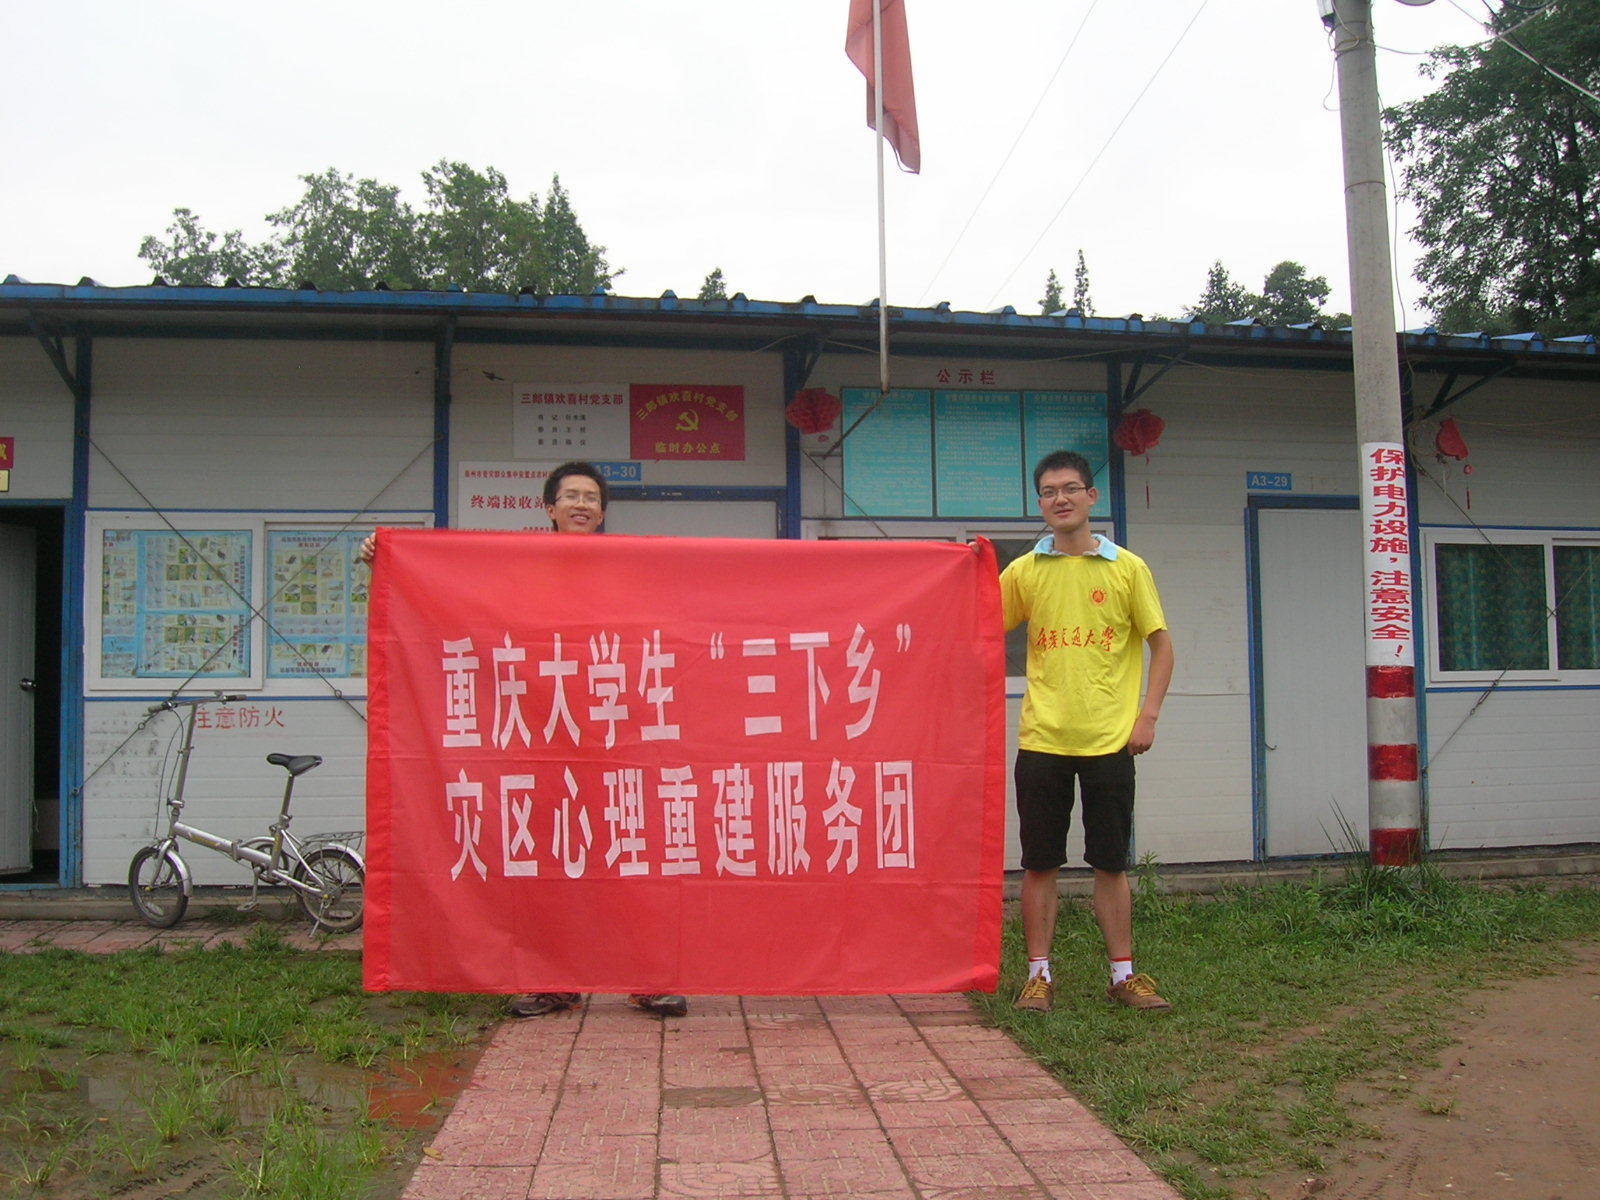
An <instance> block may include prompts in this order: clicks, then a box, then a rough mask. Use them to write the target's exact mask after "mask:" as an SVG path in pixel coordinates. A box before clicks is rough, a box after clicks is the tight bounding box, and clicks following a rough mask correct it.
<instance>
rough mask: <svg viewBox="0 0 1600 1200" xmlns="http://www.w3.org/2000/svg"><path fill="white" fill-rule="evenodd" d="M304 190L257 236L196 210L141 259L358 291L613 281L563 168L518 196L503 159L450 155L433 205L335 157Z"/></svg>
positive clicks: (177, 270)
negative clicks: (417, 204)
mask: <svg viewBox="0 0 1600 1200" xmlns="http://www.w3.org/2000/svg"><path fill="white" fill-rule="evenodd" d="M300 180H301V182H302V183H304V184H305V191H304V193H303V194H302V195H301V197H300V199H299V200H297V201H296V202H295V203H294V204H292V205H290V206H289V207H287V208H283V209H280V210H279V211H277V212H275V213H269V214H267V217H266V220H267V222H268V224H270V225H271V226H272V227H273V229H274V232H273V233H272V234H271V235H270V236H268V237H267V238H266V239H265V240H263V241H262V242H260V243H259V244H256V245H251V244H250V243H248V242H246V241H245V239H244V237H243V235H242V234H241V233H240V232H239V231H238V230H236V229H235V230H229V231H228V232H226V233H223V234H221V235H218V234H216V233H213V232H211V231H210V230H208V229H206V228H205V227H204V226H203V225H201V223H200V220H199V218H198V217H197V216H196V215H195V214H194V212H193V211H192V210H190V209H187V208H179V209H175V210H174V211H173V214H172V216H173V223H172V225H170V226H169V227H168V229H167V231H166V236H165V237H146V238H145V239H144V240H143V241H142V242H141V243H140V245H139V257H140V258H142V259H144V260H145V262H147V263H149V264H150V266H151V267H153V268H154V269H155V271H156V273H157V274H158V275H160V276H162V277H163V278H165V279H167V280H168V281H169V282H172V283H178V284H211V285H216V284H220V283H223V282H225V281H227V280H228V279H236V280H238V281H239V282H240V283H242V284H246V285H254V286H260V287H296V286H298V285H299V284H301V283H302V282H311V283H314V284H316V285H317V286H318V287H321V288H328V289H332V290H351V289H360V288H368V287H371V286H373V285H374V284H375V283H380V282H381V283H386V284H388V285H389V286H390V287H392V288H397V289H438V288H445V287H451V286H459V287H464V288H466V289H468V290H469V291H475V292H509V291H516V290H518V289H520V288H530V289H532V290H533V291H535V292H537V293H539V294H540V295H553V294H556V293H583V292H590V291H593V290H594V289H595V288H596V287H599V286H601V285H604V284H608V283H610V281H611V280H612V279H613V278H615V276H616V275H618V274H620V272H617V271H613V270H611V268H610V266H609V265H608V264H607V262H606V259H605V247H604V246H598V245H595V244H594V243H593V242H591V241H590V240H589V238H588V235H587V234H585V233H584V231H583V226H582V225H581V224H580V223H579V221H578V217H577V214H576V213H575V212H573V210H572V204H571V201H570V199H569V198H568V196H567V193H566V190H565V189H564V188H563V187H562V186H561V179H560V177H559V176H556V177H553V178H552V179H551V181H550V190H549V192H547V193H546V195H545V198H544V200H543V201H542V202H541V201H540V199H539V197H538V195H537V194H534V195H530V196H528V198H527V199H525V200H519V199H516V198H514V197H513V196H512V195H511V193H510V188H509V187H508V185H507V183H506V177H505V176H504V175H502V174H501V173H500V172H499V171H497V170H495V169H494V168H493V167H490V168H488V169H487V170H484V171H478V170H476V169H475V168H473V167H470V166H468V165H467V164H466V163H460V162H450V161H448V160H444V159H441V160H440V161H439V162H437V163H435V164H434V165H433V166H432V167H430V168H428V169H427V170H426V171H424V172H423V173H422V182H423V187H424V189H425V191H426V195H427V205H426V207H425V208H423V209H422V210H420V211H418V210H416V209H414V208H412V207H411V205H409V204H407V203H406V202H405V201H404V200H403V199H401V197H400V189H399V188H397V187H394V186H392V185H389V184H384V183H379V182H377V181H376V180H372V179H356V178H355V177H354V176H353V175H350V174H347V173H345V172H342V171H339V170H336V169H334V168H332V167H329V168H328V169H327V170H325V171H322V172H319V173H316V174H311V175H302V176H301V177H300Z"/></svg>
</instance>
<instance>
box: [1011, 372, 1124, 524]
mask: <svg viewBox="0 0 1600 1200" xmlns="http://www.w3.org/2000/svg"><path fill="white" fill-rule="evenodd" d="M1022 430H1023V461H1024V463H1025V467H1024V471H1025V477H1026V480H1027V497H1028V511H1029V513H1030V514H1031V513H1032V512H1033V511H1034V508H1035V505H1034V494H1033V468H1034V465H1035V464H1036V463H1037V462H1038V461H1039V460H1040V459H1041V458H1043V457H1044V456H1045V455H1046V454H1049V453H1051V452H1052V451H1054V450H1073V451H1076V452H1077V453H1079V454H1081V455H1083V456H1084V457H1085V458H1087V459H1088V460H1089V465H1090V466H1091V467H1093V468H1094V483H1095V486H1096V487H1097V488H1099V489H1100V499H1099V501H1098V502H1096V504H1095V506H1094V509H1093V511H1092V512H1091V513H1090V515H1091V516H1094V517H1104V518H1109V517H1110V516H1111V472H1110V471H1109V470H1108V468H1109V466H1110V463H1111V437H1110V432H1109V430H1108V429H1107V427H1106V397H1105V393H1104V392H1025V393H1023V397H1022Z"/></svg>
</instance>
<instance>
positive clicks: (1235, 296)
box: [1184, 259, 1349, 325]
mask: <svg viewBox="0 0 1600 1200" xmlns="http://www.w3.org/2000/svg"><path fill="white" fill-rule="evenodd" d="M1331 291H1332V289H1331V288H1329V286H1328V280H1327V277H1326V276H1323V275H1307V274H1306V269H1305V267H1303V266H1302V265H1301V264H1299V263H1297V262H1294V261H1292V260H1290V259H1285V260H1284V261H1283V262H1280V263H1278V264H1277V265H1276V266H1275V267H1273V268H1272V270H1270V271H1268V272H1267V277H1266V279H1264V280H1263V281H1262V283H1261V290H1260V291H1259V292H1252V291H1251V290H1250V289H1249V288H1247V287H1245V286H1244V284H1242V283H1239V282H1238V281H1236V280H1235V279H1234V278H1233V276H1232V275H1230V274H1229V273H1228V268H1227V267H1225V266H1223V265H1222V261H1221V260H1220V259H1219V260H1218V261H1216V262H1214V263H1212V264H1211V269H1210V270H1209V271H1207V272H1206V290H1205V291H1204V292H1202V293H1201V294H1200V298H1199V299H1198V300H1196V301H1195V302H1194V303H1193V304H1192V305H1190V306H1189V307H1188V308H1187V309H1185V310H1184V320H1186V321H1204V322H1205V323H1206V324H1207V325H1221V324H1224V323H1226V322H1228V321H1243V320H1247V319H1250V318H1254V319H1255V320H1257V321H1262V322H1264V323H1265V324H1268V325H1305V324H1308V323H1310V322H1312V321H1317V322H1320V323H1321V324H1324V325H1327V324H1330V323H1333V322H1339V321H1343V322H1346V323H1348V321H1349V318H1348V317H1347V316H1345V315H1344V314H1343V313H1340V314H1337V315H1333V314H1329V313H1326V312H1324V311H1323V308H1322V306H1323V304H1324V303H1326V302H1327V299H1328V296H1329V295H1330V294H1331Z"/></svg>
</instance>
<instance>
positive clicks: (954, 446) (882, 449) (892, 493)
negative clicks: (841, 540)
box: [841, 388, 1111, 520]
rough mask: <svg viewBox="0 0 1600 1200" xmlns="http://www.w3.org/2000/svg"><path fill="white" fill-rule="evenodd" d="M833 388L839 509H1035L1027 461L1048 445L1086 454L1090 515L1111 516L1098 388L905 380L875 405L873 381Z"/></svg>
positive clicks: (905, 512)
mask: <svg viewBox="0 0 1600 1200" xmlns="http://www.w3.org/2000/svg"><path fill="white" fill-rule="evenodd" d="M841 395H842V399H843V401H844V420H843V428H844V429H845V431H846V436H845V440H844V452H843V453H844V493H845V501H844V515H845V516H847V517H875V518H876V517H940V518H956V519H968V520H972V519H984V518H990V519H1021V518H1028V517H1033V516H1035V515H1036V514H1037V512H1038V505H1037V502H1036V499H1035V497H1034V492H1033V468H1034V466H1035V464H1036V463H1037V462H1038V461H1039V459H1041V458H1043V457H1044V456H1045V455H1046V454H1049V453H1051V452H1052V451H1055V450H1072V451H1076V452H1077V453H1079V454H1082V455H1083V456H1084V457H1085V458H1087V459H1088V460H1089V462H1090V464H1091V466H1092V467H1093V469H1094V473H1095V481H1094V482H1095V486H1096V487H1097V488H1099V490H1100V499H1099V502H1098V503H1097V504H1096V505H1095V507H1094V512H1093V515H1094V516H1095V517H1097V518H1101V519H1104V518H1108V517H1110V515H1111V481H1110V473H1109V471H1108V470H1107V467H1108V465H1109V463H1110V445H1111V442H1110V435H1109V432H1108V430H1107V427H1106V397H1105V393H1103V392H1043V391H1038V392H1020V393H1019V392H1001V391H985V390H970V389H968V390H955V389H951V390H937V391H925V390H921V389H911V388H906V389H896V390H895V391H892V392H890V393H889V395H888V396H887V397H885V399H884V401H883V403H882V404H878V403H877V401H878V392H877V390H876V389H873V388H844V389H843V390H842V394H841ZM874 405H876V407H874ZM863 415H865V419H864V420H863V419H862V418H863ZM857 421H860V424H857Z"/></svg>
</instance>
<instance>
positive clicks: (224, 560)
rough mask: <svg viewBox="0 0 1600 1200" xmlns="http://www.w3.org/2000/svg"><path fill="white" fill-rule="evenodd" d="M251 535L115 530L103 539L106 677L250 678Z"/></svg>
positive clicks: (102, 613) (102, 652) (102, 635)
mask: <svg viewBox="0 0 1600 1200" xmlns="http://www.w3.org/2000/svg"><path fill="white" fill-rule="evenodd" d="M250 552H251V551H250V534H249V533H247V532H244V531H232V530H192V531H184V532H179V533H171V532H166V531H157V530H136V529H108V530H106V531H105V532H104V534H103V536H102V540H101V547H100V554H101V572H100V674H101V675H102V676H103V677H105V678H107V679H167V678H183V677H187V676H191V675H193V676H198V677H200V678H222V679H227V678H240V677H243V676H247V675H249V674H250V639H249V637H248V628H249V624H248V623H249V617H250V604H249V600H248V597H249V595H250Z"/></svg>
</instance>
